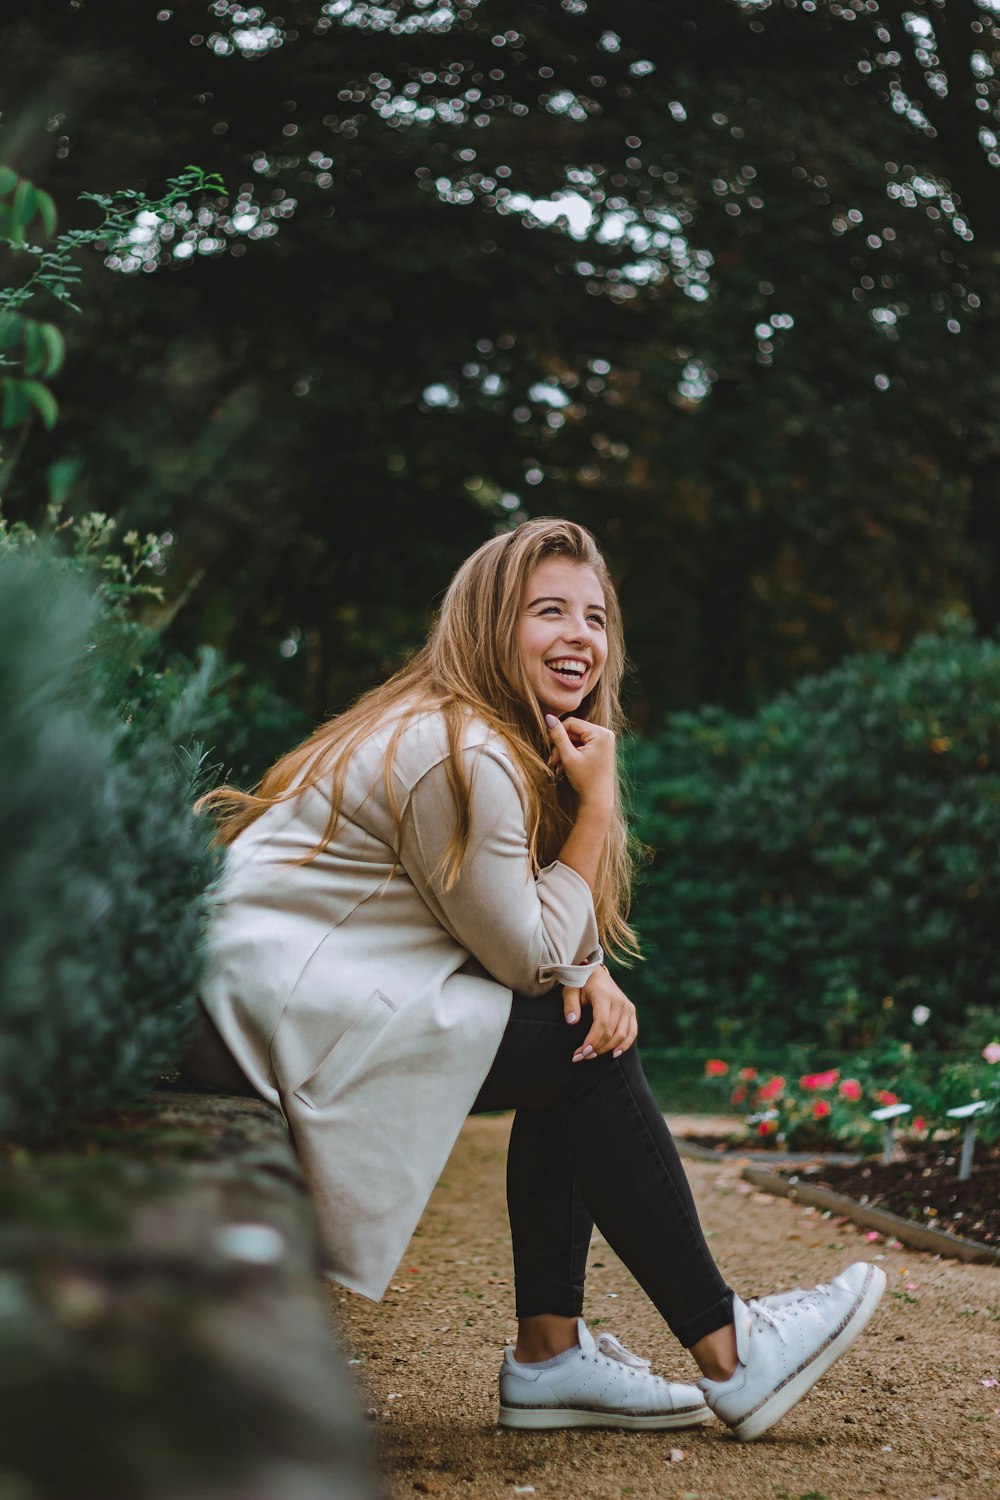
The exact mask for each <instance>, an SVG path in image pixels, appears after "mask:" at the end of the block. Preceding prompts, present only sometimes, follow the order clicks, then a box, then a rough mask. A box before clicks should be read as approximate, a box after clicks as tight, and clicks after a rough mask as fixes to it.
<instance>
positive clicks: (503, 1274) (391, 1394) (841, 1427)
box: [332, 1116, 1000, 1500]
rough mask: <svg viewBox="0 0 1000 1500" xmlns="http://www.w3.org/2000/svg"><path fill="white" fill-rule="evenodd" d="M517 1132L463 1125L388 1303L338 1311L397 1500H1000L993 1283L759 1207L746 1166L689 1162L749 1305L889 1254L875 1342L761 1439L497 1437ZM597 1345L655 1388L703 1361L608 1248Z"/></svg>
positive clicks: (766, 1201)
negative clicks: (510, 1179)
mask: <svg viewBox="0 0 1000 1500" xmlns="http://www.w3.org/2000/svg"><path fill="white" fill-rule="evenodd" d="M509 1129H510V1116H502V1117H478V1118H476V1119H471V1120H469V1121H468V1122H467V1124H466V1126H465V1128H464V1130H463V1132H462V1135H461V1137H460V1139H459V1141H458V1143H457V1145H456V1147H455V1150H454V1152H453V1153H452V1156H451V1159H450V1161H449V1162H448V1165H447V1167H446V1169H445V1172H444V1174H443V1176H442V1179H441V1182H440V1184H439V1185H438V1188H437V1190H436V1192H435V1194H434V1197H433V1199H432V1200H431V1203H430V1204H429V1206H428V1209H427V1212H426V1213H425V1215H424V1217H423V1219H422V1220H421V1223H420V1225H419V1227H418V1229H417V1232H416V1234H415V1235H414V1237H413V1239H412V1241H411V1242H410V1246H409V1249H408V1251H407V1254H406V1257H405V1258H404V1260H403V1262H402V1264H401V1266H400V1268H399V1271H398V1273H397V1275H396V1277H395V1279H394V1281H393V1285H392V1289H391V1290H390V1291H389V1292H387V1294H386V1297H385V1299H384V1301H383V1302H382V1303H381V1304H379V1305H378V1306H376V1305H374V1304H372V1303H370V1302H367V1301H365V1300H364V1299H363V1298H361V1297H357V1296H354V1295H353V1294H351V1293H349V1292H345V1291H343V1290H342V1289H340V1288H334V1290H333V1293H332V1296H333V1302H334V1306H335V1308H336V1312H337V1316H338V1319H339V1321H340V1323H341V1326H342V1328H343V1330H344V1335H345V1340H346V1342H347V1344H348V1345H349V1350H350V1354H351V1355H352V1356H353V1357H354V1358H355V1359H356V1360H357V1361H359V1364H358V1366H357V1373H358V1375H359V1377H360V1379H361V1382H362V1385H363V1389H364V1399H365V1403H366V1405H368V1406H370V1407H372V1408H373V1409H374V1411H375V1412H377V1434H378V1440H379V1446H380V1450H381V1454H382V1459H383V1465H384V1469H385V1472H386V1476H387V1477H386V1485H387V1490H388V1493H389V1494H390V1495H391V1496H392V1497H393V1500H402V1497H404V1496H405V1497H407V1500H412V1497H413V1496H414V1495H415V1494H429V1495H441V1496H445V1497H447V1496H464V1497H472V1500H501V1497H503V1500H507V1497H511V1496H514V1495H517V1494H532V1493H533V1494H534V1495H535V1496H536V1497H537V1500H618V1497H620V1496H635V1497H637V1500H744V1497H749V1500H876V1497H877V1500H936V1497H940V1500H997V1497H998V1496H1000V1385H988V1384H986V1383H985V1382H987V1381H991V1380H993V1381H995V1380H996V1379H997V1378H998V1377H1000V1272H998V1271H997V1270H996V1269H995V1268H993V1267H989V1266H967V1265H960V1264H958V1263H956V1262H954V1261H941V1260H937V1259H935V1258H933V1257H931V1256H928V1255H924V1254H921V1253H920V1252H918V1251H911V1250H905V1249H899V1250H897V1249H893V1248H891V1247H890V1246H887V1245H885V1244H882V1243H874V1244H870V1243H867V1242H866V1240H865V1237H864V1234H863V1232H861V1231H859V1230H856V1229H854V1228H853V1227H852V1226H851V1225H850V1224H838V1223H837V1222H836V1221H834V1220H831V1219H824V1218H823V1217H822V1215H821V1214H820V1213H819V1212H818V1211H816V1210H812V1209H804V1208H802V1207H800V1206H797V1205H794V1204H791V1203H789V1202H787V1201H786V1200H782V1199H772V1198H769V1197H768V1196H766V1195H764V1194H760V1193H757V1192H755V1191H753V1190H751V1189H749V1188H748V1186H747V1185H746V1184H745V1183H743V1182H741V1180H740V1177H739V1169H738V1167H736V1166H734V1165H729V1164H722V1163H715V1162H710V1163H705V1164H702V1163H689V1164H688V1170H689V1173H690V1177H691V1181H692V1184H693V1186H694V1189H695V1193H696V1195H697V1198H698V1203H699V1208H700V1210H701V1213H702V1218H703V1222H704V1224H705V1228H706V1232H707V1234H708V1235H709V1238H710V1243H711V1244H712V1246H713V1249H714V1250H715V1252H716V1254H717V1256H718V1259H719V1263H720V1265H721V1266H722V1268H723V1270H724V1272H725V1273H726V1276H727V1279H728V1280H729V1282H730V1284H731V1285H732V1286H734V1287H735V1288H736V1290H737V1291H738V1292H740V1294H741V1295H742V1296H744V1297H747V1296H752V1295H754V1294H760V1293H763V1292H767V1291H776V1290H780V1289H783V1288H786V1287H792V1286H811V1285H813V1284H814V1283H815V1282H817V1281H820V1280H828V1279H829V1278H830V1277H831V1276H833V1275H835V1274H836V1273H837V1272H838V1271H839V1270H841V1269H843V1267H844V1266H845V1265H847V1264H849V1263H850V1262H851V1261H853V1260H860V1259H871V1258H873V1257H875V1256H881V1257H882V1261H881V1263H882V1265H883V1268H884V1269H885V1271H886V1274H887V1276H888V1278H889V1287H888V1290H887V1292H886V1295H885V1298H884V1299H883V1302H882V1305H881V1307H880V1309H879V1311H878V1313H877V1314H876V1316H875V1318H874V1319H873V1321H872V1323H871V1325H870V1326H869V1328H868V1329H866V1331H865V1332H864V1333H863V1334H862V1335H861V1337H860V1339H859V1340H858V1341H857V1343H856V1344H855V1345H854V1346H853V1348H852V1349H851V1350H850V1351H849V1352H848V1353H847V1354H846V1355H845V1356H844V1357H843V1358H842V1359H841V1360H840V1361H839V1362H838V1363H837V1364H836V1365H835V1366H834V1367H833V1369H832V1370H831V1371H830V1372H829V1373H828V1374H827V1375H826V1376H825V1377H824V1378H823V1380H822V1381H821V1382H820V1384H819V1385H818V1386H817V1387H816V1389H815V1390H814V1391H813V1392H812V1393H811V1394H810V1395H809V1396H808V1397H806V1399H805V1401H803V1402H802V1403H800V1405H799V1406H797V1407H796V1408H795V1409H794V1410H793V1411H792V1412H790V1413H789V1414H788V1416H786V1417H785V1418H784V1419H783V1420H782V1421H781V1422H780V1423H778V1424H777V1425H776V1426H775V1427H774V1428H772V1430H771V1431H770V1432H769V1433H768V1434H767V1435H766V1436H765V1437H764V1438H762V1439H760V1440H759V1441H758V1442H756V1443H753V1444H747V1445H742V1444H738V1443H737V1442H735V1440H734V1439H733V1438H731V1437H730V1435H729V1434H728V1432H727V1431H726V1430H725V1429H724V1428H723V1427H722V1426H721V1425H719V1424H716V1423H712V1424H711V1425H710V1426H707V1427H703V1428H700V1429H696V1430H694V1431H691V1432H682V1433H665V1434H662V1435H658V1434H655V1433H648V1434H642V1433H614V1432H596V1431H575V1432H573V1431H570V1432H553V1433H517V1432H507V1431H501V1430H500V1429H499V1428H498V1427H497V1426H496V1425H495V1422H496V1376H497V1369H498V1363H499V1355H500V1351H501V1349H502V1346H503V1344H504V1342H505V1341H509V1340H512V1339H513V1337H514V1331H515V1323H514V1314H513V1286H512V1270H511V1261H510V1247H509V1241H508V1238H507V1220H506V1211H505V1207H504V1159H505V1154H506V1143H507V1135H508V1132H509ZM590 1266H591V1270H590V1274H589V1276H588V1283H587V1308H586V1313H587V1319H588V1323H589V1325H590V1326H591V1328H594V1329H596V1330H598V1331H601V1330H610V1331H613V1332H614V1333H616V1334H617V1335H618V1336H619V1337H620V1338H621V1339H622V1340H623V1342H624V1343H625V1344H627V1345H628V1346H629V1347H630V1348H633V1349H635V1350H637V1351H638V1352H639V1353H642V1354H644V1355H645V1356H646V1357H647V1358H651V1359H652V1361H653V1368H654V1370H656V1371H657V1372H658V1373H660V1374H665V1375H672V1376H674V1378H678V1379H693V1378H694V1375H695V1374H696V1373H697V1372H696V1370H695V1366H694V1362H693V1361H692V1360H691V1358H690V1356H689V1355H688V1354H687V1353H686V1352H685V1351H684V1350H682V1349H681V1348H680V1347H679V1345H678V1344H677V1343H676V1341H675V1340H674V1338H673V1336H672V1335H671V1334H670V1332H669V1330H668V1329H667V1328H666V1327H665V1325H664V1324H663V1323H662V1322H661V1321H660V1319H659V1316H658V1315H657V1313H656V1312H655V1311H654V1310H653V1309H652V1307H650V1305H649V1304H648V1302H647V1301H646V1299H645V1297H644V1296H643V1294H642V1292H641V1291H640V1289H639V1287H638V1286H637V1285H636V1284H635V1282H634V1281H633V1280H632V1278H631V1277H630V1276H629V1274H628V1272H627V1271H626V1270H625V1269H624V1267H623V1266H622V1264H621V1262H620V1261H619V1260H618V1259H617V1258H616V1256H615V1255H614V1254H613V1253H612V1252H611V1250H610V1249H609V1248H608V1246H607V1245H606V1244H605V1243H604V1241H603V1240H602V1239H601V1238H600V1236H599V1235H597V1234H596V1232H595V1236H594V1242H593V1245H592V1247H591V1257H590Z"/></svg>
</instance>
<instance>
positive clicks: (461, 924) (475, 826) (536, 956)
mask: <svg viewBox="0 0 1000 1500" xmlns="http://www.w3.org/2000/svg"><path fill="white" fill-rule="evenodd" d="M464 754H465V757H466V771H467V774H468V776H469V778H470V782H471V786H472V806H471V813H472V829H471V837H470V839H469V847H468V852H467V854H466V857H465V861H464V863H463V865H462V869H461V872H460V874H459V877H458V880H457V881H456V882H455V884H454V885H453V886H452V888H451V890H448V891H446V890H445V889H444V880H443V874H442V870H441V866H442V864H443V862H444V855H445V852H446V850H447V848H448V844H449V841H450V839H451V835H452V831H453V829H454V825H455V812H454V801H453V798H452V793H451V788H450V786H449V784H448V776H447V770H446V767H445V764H444V762H443V761H442V762H439V763H438V764H437V765H435V766H433V767H432V768H431V769H430V770H429V771H427V772H425V774H424V775H423V776H422V777H421V778H420V780H419V781H417V782H416V784H415V785H414V786H413V788H412V789H411V792H410V797H409V803H408V807H407V811H406V816H405V817H404V820H403V839H402V845H401V848H400V859H401V863H402V865H403V868H404V869H405V871H406V873H407V874H408V875H409V877H410V879H411V880H412V881H413V883H414V885H415V886H416V887H417V889H418V890H419V891H420V893H421V895H422V896H423V897H424V899H425V901H426V902H427V904H428V905H429V906H430V907H431V909H432V911H433V912H434V914H435V916H436V917H437V919H438V921H439V922H440V923H441V925H442V926H443V927H444V928H445V929H446V930H447V931H448V932H450V933H451V935H452V936H453V937H454V938H455V940H456V941H457V942H458V943H460V944H461V946H462V947H463V948H465V949H466V950H467V951H468V953H469V954H470V955H471V956H472V957H473V958H475V959H477V960H478V961H479V963H481V964H482V966H483V968H484V969H485V970H486V971H487V973H489V974H491V975H492V976H493V978H494V979H496V980H498V981H499V982H500V983H501V984H504V985H506V986H508V988H510V989H512V990H514V991H515V993H518V994H523V995H540V994H544V993H545V992H546V991H547V990H549V989H551V988H552V986H553V984H583V983H584V982H585V981H586V979H587V977H588V976H589V975H590V974H591V973H592V972H593V970H594V969H596V968H597V967H598V966H599V965H600V963H601V960H602V959H603V957H604V955H603V953H602V951H601V946H600V942H599V939H598V932H597V919H596V917H595V915H594V902H593V898H592V896H591V893H590V887H589V886H588V885H587V882H586V881H585V880H584V879H583V877H582V876H581V875H578V874H577V873H576V871H575V870H571V869H570V868H569V866H568V865H564V864H561V863H560V862H559V861H558V860H556V861H555V862H554V863H553V864H551V865H548V866H547V867H546V868H545V869H544V870H542V871H541V872H540V873H539V874H538V876H537V877H536V876H534V875H533V873H532V869H531V861H530V859H529V855H528V834H527V829H526V827H525V822H524V811H523V808H522V806H521V797H520V794H519V791H518V786H517V782H516V780H515V775H516V773H515V772H514V770H513V767H511V768H509V769H508V767H507V765H506V763H505V762H504V761H502V760H501V759H499V758H498V757H496V756H494V755H492V754H491V753H490V751H489V750H488V749H482V748H479V749H469V750H466V751H465V752H464Z"/></svg>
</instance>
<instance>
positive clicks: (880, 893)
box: [630, 621, 1000, 1062]
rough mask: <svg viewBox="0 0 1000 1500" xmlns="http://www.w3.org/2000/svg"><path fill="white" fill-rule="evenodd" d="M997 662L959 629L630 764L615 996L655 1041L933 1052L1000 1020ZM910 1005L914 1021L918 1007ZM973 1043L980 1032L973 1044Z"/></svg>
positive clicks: (662, 737)
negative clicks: (631, 861)
mask: <svg viewBox="0 0 1000 1500" xmlns="http://www.w3.org/2000/svg"><path fill="white" fill-rule="evenodd" d="M998 706H1000V644H998V643H997V642H996V641H992V640H988V641H977V640H976V639H975V638H974V636H973V633H972V630H971V627H970V626H969V625H968V623H967V622H961V621H953V622H951V623H950V624H946V626H945V628H944V629H943V631H942V633H941V634H940V635H939V636H922V637H920V638H919V639H918V640H917V641H916V642H914V644H913V645H912V646H911V647H910V649H909V650H908V651H907V652H906V653H905V654H904V656H903V657H902V658H901V659H899V660H898V661H893V660H890V659H889V658H888V657H886V656H885V655H882V654H872V655H863V656H857V657H853V658H850V659H849V660H847V661H846V662H845V663H844V664H843V665H842V666H840V667H838V668H836V669H834V670H833V671H831V672H829V673H826V674H824V675H823V676H817V677H811V678H808V679H806V680H804V681H803V682H801V683H800V684H799V685H798V686H797V687H796V689H795V690H794V691H792V692H790V693H787V694H783V695H781V696H779V697H778V698H777V699H776V700H775V701H774V702H772V703H771V704H769V705H768V706H767V707H766V708H764V709H763V710H761V711H760V712H759V713H758V714H756V715H755V716H753V717H750V718H739V717H736V716H732V715H729V714H727V713H726V712H724V711H723V710H721V709H717V708H708V709H705V710H702V711H700V712H698V713H694V714H687V715H677V716H675V717H674V718H672V719H671V720H670V721H669V722H668V724H667V726H666V728H665V729H664V730H663V732H662V733H661V734H659V735H657V736H656V737H654V738H652V739H650V740H647V741H639V742H637V743H636V745H635V747H634V760H635V778H636V782H637V786H638V791H637V795H636V813H637V822H638V831H639V833H640V835H641V836H642V837H643V839H644V840H645V841H646V842H647V843H648V844H649V845H650V846H652V849H653V858H652V863H651V865H650V866H649V868H648V871H647V873H646V875H645V877H644V880H643V882H642V886H641V889H640V892H639V897H638V901H637V909H636V913H635V914H636V919H637V925H638V927H639V931H640V935H641V937H642V940H643V944H644V949H645V953H646V957H647V960H648V962H647V963H646V964H644V965H643V966H642V967H641V968H640V969H639V970H637V971H636V974H635V976H634V979H630V988H631V990H632V991H634V993H635V997H636V998H639V997H640V995H641V996H642V997H643V998H645V999H646V1000H647V1001H648V1002H649V1003H648V1014H649V1020H650V1022H651V1023H652V1024H653V1025H654V1026H655V1027H659V1028H660V1030H661V1032H662V1034H664V1035H665V1036H666V1037H667V1038H668V1039H671V1040H674V1039H677V1040H681V1041H683V1042H686V1043H688V1044H697V1045H700V1046H705V1045H707V1044H710V1043H711V1044H713V1045H715V1044H718V1045H719V1046H720V1047H722V1048H724V1049H725V1048H735V1047H738V1048H739V1050H740V1052H741V1056H742V1058H743V1060H744V1061H747V1062H752V1061H753V1058H752V1057H751V1056H748V1049H749V1048H752V1047H753V1046H770V1047H774V1046H780V1045H782V1044H784V1043H786V1042H788V1041H790V1040H793V1039H797V1038H806V1037H808V1038H811V1039H813V1040H816V1041H818V1040H820V1039H822V1040H823V1041H825V1043H826V1044H827V1046H828V1047H830V1048H831V1049H833V1051H834V1055H836V1050H838V1049H843V1048H873V1047H875V1048H877V1047H879V1046H881V1045H883V1044H884V1043H885V1042H886V1041H887V1040H891V1039H896V1040H908V1041H914V1040H918V1039H923V1038H926V1039H927V1040H928V1041H936V1042H937V1043H938V1044H939V1045H944V1046H947V1045H948V1044H949V1042H950V1041H951V1040H952V1039H953V1037H954V1035H955V1031H956V1029H957V1028H958V1027H959V1026H960V1025H961V1023H962V1021H963V1018H964V1016H965V1013H966V1011H967V1010H968V1009H969V1007H979V1008H980V1009H979V1015H980V1016H981V1017H982V1018H984V1019H985V1018H986V1017H988V1016H989V1014H990V1013H991V1010H994V1009H995V1008H996V1007H997V1006H998V1004H1000V971H998V969H997V964H996V932H997V927H998V921H1000V909H998V906H1000V862H998V851H1000V772H998V766H1000V713H998ZM918 1006H919V1007H925V1008H926V1009H927V1010H929V1016H928V1015H924V1012H923V1010H922V1009H921V1010H919V1011H918V1012H917V1016H916V1017H915V1016H914V1014H913V1012H914V1008H915V1007H918ZM988 1039H989V1033H988V1032H987V1033H985V1034H983V1033H981V1040H980V1043H979V1045H980V1046H981V1045H982V1041H984V1040H988Z"/></svg>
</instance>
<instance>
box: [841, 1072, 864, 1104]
mask: <svg viewBox="0 0 1000 1500" xmlns="http://www.w3.org/2000/svg"><path fill="white" fill-rule="evenodd" d="M840 1092H841V1096H842V1097H843V1098H844V1099H850V1100H851V1102H852V1103H856V1102H857V1100H858V1099H860V1098H861V1085H860V1083H859V1082H858V1080H857V1079H856V1078H845V1079H844V1081H843V1083H842V1084H841V1085H840Z"/></svg>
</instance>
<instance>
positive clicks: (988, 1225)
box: [782, 1143, 1000, 1245]
mask: <svg viewBox="0 0 1000 1500" xmlns="http://www.w3.org/2000/svg"><path fill="white" fill-rule="evenodd" d="M782 1170H783V1172H784V1173H785V1175H788V1173H789V1171H790V1170H795V1171H796V1173H797V1175H798V1176H799V1177H800V1178H803V1179H806V1178H807V1179H808V1181H809V1182H810V1183H814V1184H816V1185H818V1186H822V1187H828V1188H832V1189H833V1191H834V1192H835V1193H844V1194H846V1196H847V1197H848V1198H855V1199H857V1200H858V1202H859V1203H868V1204H871V1206H872V1207H873V1208H887V1209H889V1210H890V1212H892V1213H894V1214H899V1215H900V1217H901V1218H904V1219H914V1220H915V1221H916V1222H917V1223H918V1224H929V1225H932V1226H933V1227H934V1228H935V1229H950V1230H951V1232H952V1233H953V1234H961V1235H965V1236H966V1237H967V1238H968V1239H971V1240H978V1241H979V1242H980V1244H983V1245H1000V1147H997V1146H994V1147H993V1149H992V1150H987V1149H986V1148H985V1147H983V1146H980V1147H979V1148H978V1150H977V1152H976V1157H975V1161H974V1163H973V1167H972V1175H971V1176H970V1177H969V1178H968V1179H967V1180H966V1181H965V1182H959V1180H958V1153H957V1152H956V1150H955V1148H954V1146H953V1145H952V1144H951V1143H949V1144H948V1145H947V1146H934V1147H931V1148H925V1149H924V1150H920V1151H915V1150H910V1151H908V1152H907V1154H906V1156H905V1158H903V1159H902V1160H900V1161H892V1162H882V1161H879V1160H878V1159H877V1158H875V1159H873V1158H868V1159H866V1160H865V1161H860V1162H857V1163H855V1164H853V1165H839V1166H838V1165H832V1164H830V1163H824V1164H823V1165H822V1166H807V1167H798V1168H795V1169H789V1168H783V1169H782Z"/></svg>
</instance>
